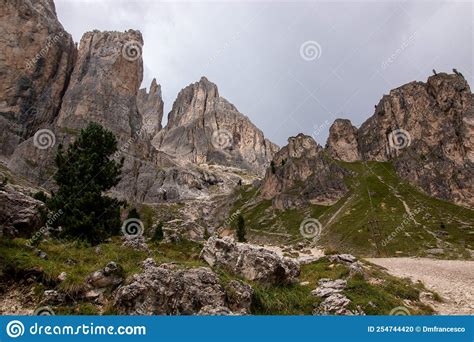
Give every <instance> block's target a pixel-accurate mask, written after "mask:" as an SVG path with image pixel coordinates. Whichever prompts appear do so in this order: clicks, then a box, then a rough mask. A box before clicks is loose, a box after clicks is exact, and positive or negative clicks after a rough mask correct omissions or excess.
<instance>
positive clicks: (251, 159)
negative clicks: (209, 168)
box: [153, 77, 277, 173]
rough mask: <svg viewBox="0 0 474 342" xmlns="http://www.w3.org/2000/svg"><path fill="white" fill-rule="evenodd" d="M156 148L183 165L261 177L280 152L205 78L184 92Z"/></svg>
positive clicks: (174, 105)
mask: <svg viewBox="0 0 474 342" xmlns="http://www.w3.org/2000/svg"><path fill="white" fill-rule="evenodd" d="M153 144H154V146H155V147H156V148H157V149H158V150H160V151H163V152H165V153H166V154H168V155H170V156H172V157H174V158H175V159H176V160H179V161H180V162H184V163H185V162H190V163H195V164H204V163H207V164H219V165H226V166H235V167H239V168H242V169H248V170H254V171H257V172H260V173H263V171H264V170H265V167H266V166H267V165H268V163H269V162H270V160H271V158H272V157H273V154H274V153H275V152H276V150H277V146H276V145H274V144H273V143H271V142H270V141H269V140H267V139H265V137H264V136H263V133H262V132H261V131H260V130H259V129H258V128H257V127H255V126H254V125H253V124H252V123H251V122H250V120H249V119H248V118H247V117H246V116H244V115H242V114H241V113H239V111H238V110H237V108H235V106H234V105H232V104H231V103H229V102H228V101H227V100H225V99H224V98H222V97H220V96H219V92H218V89H217V86H216V85H215V84H214V83H211V82H209V81H208V80H207V79H206V78H205V77H203V78H201V80H200V81H199V82H196V83H194V84H191V85H189V86H188V87H186V88H184V89H183V90H181V92H180V93H179V94H178V97H177V99H176V101H175V102H174V104H173V108H172V110H171V112H170V113H169V115H168V124H167V126H166V127H165V128H164V129H163V130H162V131H160V132H159V133H158V135H157V136H156V137H155V139H154V142H153Z"/></svg>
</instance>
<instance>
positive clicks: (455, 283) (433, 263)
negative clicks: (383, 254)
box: [367, 258, 474, 315]
mask: <svg viewBox="0 0 474 342" xmlns="http://www.w3.org/2000/svg"><path fill="white" fill-rule="evenodd" d="M367 260H368V261H370V262H372V263H374V264H376V265H379V266H382V267H385V268H386V269H387V270H388V272H389V273H391V274H393V275H395V276H398V277H408V278H411V279H412V280H413V281H415V282H416V281H418V280H420V281H422V282H423V284H425V286H426V288H428V289H430V290H433V291H435V292H437V293H438V294H439V295H440V296H441V297H443V299H444V302H443V303H438V302H435V301H434V302H429V304H430V305H431V306H433V308H434V309H435V310H436V312H437V313H438V314H441V315H473V314H474V261H464V260H436V259H428V258H371V259H367Z"/></svg>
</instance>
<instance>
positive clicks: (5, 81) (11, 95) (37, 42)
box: [0, 0, 76, 160]
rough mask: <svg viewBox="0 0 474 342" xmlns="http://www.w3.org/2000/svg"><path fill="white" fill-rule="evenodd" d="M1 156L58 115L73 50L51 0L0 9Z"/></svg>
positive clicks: (16, 1) (12, 0)
mask: <svg viewBox="0 0 474 342" xmlns="http://www.w3.org/2000/svg"><path fill="white" fill-rule="evenodd" d="M0 19H1V20H0V32H2V34H1V35H0V46H1V49H0V60H1V61H2V62H1V63H0V141H1V142H2V143H1V145H0V156H1V158H2V159H4V160H8V158H9V156H10V155H11V154H12V153H13V152H14V150H15V148H16V146H17V145H18V144H19V143H21V141H23V140H24V139H27V138H29V137H31V136H32V135H34V134H35V132H36V131H37V130H38V129H40V128H43V127H48V126H49V125H51V124H52V122H53V121H54V119H55V118H56V117H57V115H58V113H59V108H60V107H61V100H62V96H63V94H64V91H65V89H66V87H67V84H68V80H69V77H70V74H71V72H72V67H73V65H74V60H75V56H76V49H75V47H74V43H73V40H72V37H71V35H70V34H68V33H67V32H65V31H64V29H63V27H62V25H61V24H60V23H59V21H58V18H57V16H56V9H55V6H54V3H53V1H50V0H36V1H31V0H5V1H3V2H2V6H1V7H0Z"/></svg>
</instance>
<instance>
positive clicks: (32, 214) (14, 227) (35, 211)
mask: <svg viewBox="0 0 474 342" xmlns="http://www.w3.org/2000/svg"><path fill="white" fill-rule="evenodd" d="M25 190H26V189H22V188H20V187H18V186H12V185H10V184H7V185H5V186H2V187H0V236H2V235H5V236H9V237H30V236H31V235H32V233H34V232H35V231H37V230H39V229H40V228H41V226H42V224H43V220H42V218H41V215H40V213H39V210H40V209H41V208H45V206H44V204H43V202H40V201H38V200H36V199H34V198H33V197H31V196H30V195H29V194H27V192H26V191H25Z"/></svg>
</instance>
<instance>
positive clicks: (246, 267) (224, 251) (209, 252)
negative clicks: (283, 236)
mask: <svg viewBox="0 0 474 342" xmlns="http://www.w3.org/2000/svg"><path fill="white" fill-rule="evenodd" d="M201 258H202V259H204V260H205V261H206V262H207V263H208V264H209V265H210V266H211V267H222V268H225V269H227V270H228V271H230V272H232V273H234V274H236V275H240V276H243V277H244V278H245V279H248V280H259V281H262V282H265V283H269V284H282V283H290V282H292V281H293V280H294V279H295V278H296V277H297V276H298V275H299V274H300V265H299V264H298V263H297V262H296V261H294V260H292V259H289V258H286V257H280V256H279V255H278V254H276V253H275V252H273V251H270V250H268V249H265V248H262V247H258V246H255V245H251V244H246V243H238V242H235V241H234V240H232V239H231V238H229V237H225V238H223V239H219V238H217V237H215V236H213V237H211V238H209V240H207V242H206V244H205V245H204V248H203V249H202V251H201Z"/></svg>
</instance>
